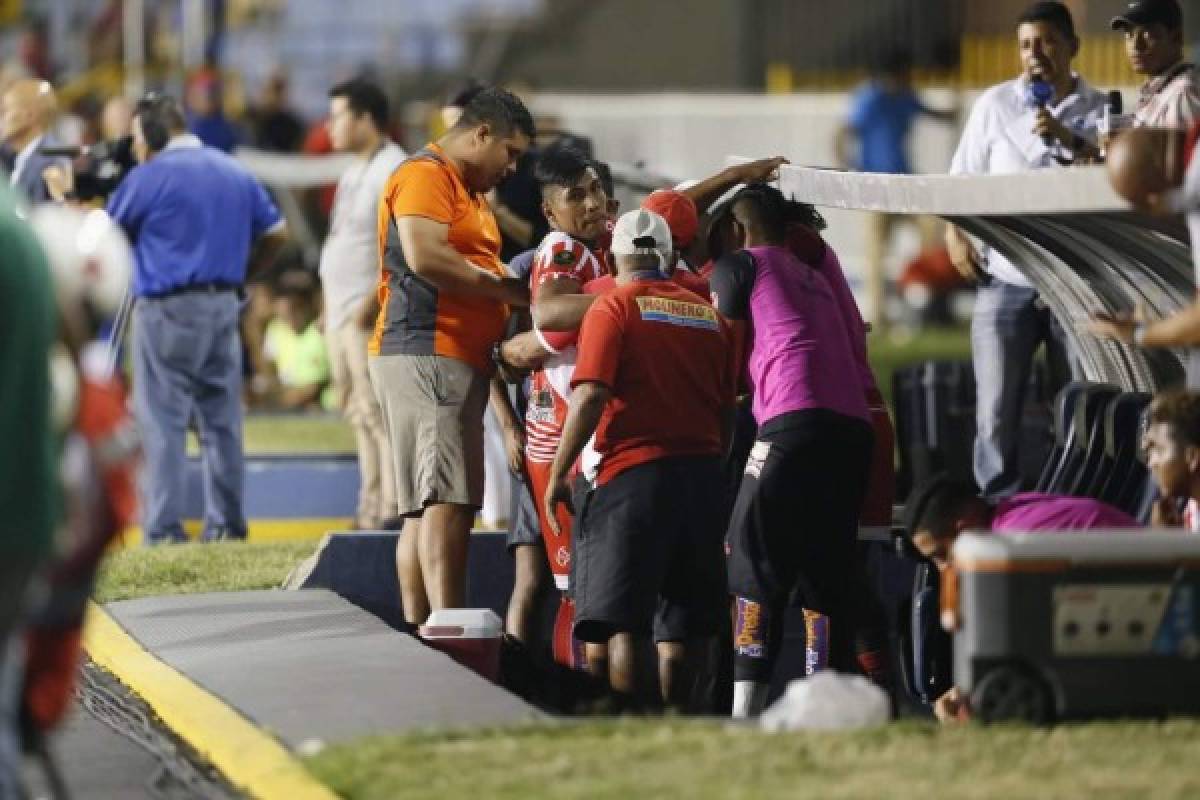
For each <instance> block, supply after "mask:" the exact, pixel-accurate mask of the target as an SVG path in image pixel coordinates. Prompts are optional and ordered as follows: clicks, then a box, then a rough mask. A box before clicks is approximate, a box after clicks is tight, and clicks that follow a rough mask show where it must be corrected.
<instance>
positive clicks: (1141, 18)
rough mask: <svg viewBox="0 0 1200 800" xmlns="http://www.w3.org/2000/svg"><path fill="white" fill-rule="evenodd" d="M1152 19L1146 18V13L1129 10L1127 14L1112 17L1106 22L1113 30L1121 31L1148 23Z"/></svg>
mask: <svg viewBox="0 0 1200 800" xmlns="http://www.w3.org/2000/svg"><path fill="white" fill-rule="evenodd" d="M1152 21H1153V20H1150V19H1147V15H1146V14H1139V13H1138V12H1136V11H1131V12H1130V13H1128V14H1122V15H1121V16H1119V17H1113V18H1112V21H1111V22H1109V23H1108V27H1109V28H1111V29H1113V30H1114V31H1123V30H1125V29H1126V28H1136V27H1137V26H1138V25H1148V24H1150V23H1151V22H1152Z"/></svg>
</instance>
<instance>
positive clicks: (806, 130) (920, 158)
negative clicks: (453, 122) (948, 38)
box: [535, 90, 1136, 311]
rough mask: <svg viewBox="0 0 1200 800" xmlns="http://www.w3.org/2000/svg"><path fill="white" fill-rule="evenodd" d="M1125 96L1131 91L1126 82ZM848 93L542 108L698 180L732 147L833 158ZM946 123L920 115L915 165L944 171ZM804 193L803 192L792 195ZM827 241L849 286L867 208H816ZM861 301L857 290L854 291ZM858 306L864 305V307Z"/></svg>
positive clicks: (965, 101) (942, 98) (903, 239)
mask: <svg viewBox="0 0 1200 800" xmlns="http://www.w3.org/2000/svg"><path fill="white" fill-rule="evenodd" d="M1125 95H1126V104H1127V105H1128V104H1129V103H1130V102H1132V100H1133V98H1134V97H1136V94H1135V93H1134V92H1133V90H1126V92H1125ZM976 96H977V93H974V92H972V93H968V94H963V95H961V96H960V95H959V93H957V92H954V91H951V90H934V91H928V92H925V93H924V95H923V98H924V100H925V102H926V103H927V104H928V105H929V106H930V107H933V108H943V109H946V108H951V107H954V106H955V105H956V104H957V105H959V106H961V108H962V113H961V115H960V118H961V119H962V120H964V121H965V119H966V116H967V113H968V112H969V110H970V104H971V103H973V102H974V99H975V97H976ZM849 102H850V98H849V94H848V93H836V92H835V93H803V94H790V95H744V94H639V95H605V94H582V95H581V94H552V93H548V94H543V95H539V96H538V97H537V99H536V101H535V108H536V109H537V111H538V112H539V113H544V114H550V115H554V116H556V117H558V118H559V119H560V120H561V122H562V124H563V125H564V127H566V128H567V129H568V130H573V131H577V132H579V133H581V134H584V135H587V136H590V137H591V138H592V140H593V141H594V142H595V144H596V149H597V155H598V156H599V157H600V158H603V159H605V160H610V161H615V162H622V163H637V162H644V164H645V166H646V168H647V169H649V170H650V171H652V172H655V173H661V174H664V175H667V176H670V177H672V178H677V179H679V180H682V179H684V178H700V177H704V176H706V175H710V174H712V173H713V172H716V171H717V170H719V169H720V168H721V167H722V166H724V164H725V159H726V157H727V156H729V155H742V156H748V157H764V156H773V155H782V156H786V157H787V158H788V159H789V160H790V161H791V162H792V163H793V164H797V165H805V166H817V167H832V166H835V158H834V145H833V141H834V136H835V134H836V132H837V129H838V127H839V126H840V125H841V123H842V120H843V119H844V118H845V115H846V113H847V110H848V107H849ZM958 135H959V131H958V130H957V129H956V128H955V127H954V126H950V125H945V124H941V123H937V122H932V121H929V120H927V119H922V120H921V121H920V122H918V123H917V125H916V126H915V129H914V130H913V133H912V137H911V140H910V146H909V152H910V154H911V158H912V164H913V168H914V170H915V171H917V172H921V173H942V172H945V171H946V170H947V169H948V168H949V166H950V159H951V157H952V156H953V154H954V149H955V147H956V145H957V142H958ZM799 199H803V198H799ZM822 213H823V214H824V215H825V217H826V219H827V220H828V222H829V230H828V231H827V239H828V240H829V241H830V243H831V244H832V245H833V247H834V248H835V249H836V250H837V251H838V254H839V256H840V257H841V259H842V262H843V264H845V266H846V273H847V277H849V278H850V281H851V283H852V284H856V286H855V288H856V289H857V288H858V286H857V284H858V283H859V282H860V281H861V277H862V274H863V258H864V253H865V249H864V237H865V234H866V227H865V225H866V215H864V214H861V213H858V212H852V211H836V210H829V209H822ZM918 246H919V239H918V236H917V234H916V232H915V230H914V229H911V228H906V229H904V231H903V232H902V233H901V234H900V235H899V236H898V237H897V238H896V239H895V240H894V247H893V252H892V257H891V259H890V261H889V267H890V274H891V275H892V276H893V277H896V276H897V275H898V272H899V270H900V269H901V267H902V265H903V263H904V262H905V261H907V259H908V258H909V257H911V256H912V255H913V254H915V251H916V249H917V248H918ZM860 302H861V297H860ZM863 310H864V311H867V310H868V309H866V308H864V309H863Z"/></svg>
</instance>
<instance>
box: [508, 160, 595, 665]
mask: <svg viewBox="0 0 1200 800" xmlns="http://www.w3.org/2000/svg"><path fill="white" fill-rule="evenodd" d="M535 174H536V177H537V179H538V182H539V183H540V184H541V185H542V202H543V205H542V210H543V212H544V213H545V215H546V219H547V220H548V221H549V223H550V225H551V227H552V228H554V230H553V231H552V232H551V233H550V234H548V235H547V236H546V238H545V239H543V240H542V243H541V245H540V246H539V247H538V250H537V253H536V255H535V256H534V263H533V268H532V271H531V273H530V291H531V294H532V296H533V298H534V301H535V305H534V309H533V317H534V324H535V329H534V332H533V334H534V335H535V336H536V338H537V341H538V342H539V343H540V344H541V347H542V349H543V350H544V351H545V354H546V357H545V361H544V362H543V364H542V366H541V367H540V368H539V369H537V370H535V371H534V372H533V374H532V376H531V381H530V392H529V405H528V409H527V411H526V416H525V436H526V445H525V470H526V474H527V476H528V478H529V485H530V490H531V492H532V493H533V496H534V497H535V498H536V497H540V496H541V493H544V492H545V488H546V483H547V481H548V479H549V469H550V464H551V462H552V461H553V460H554V454H555V452H556V451H557V449H558V440H559V438H560V436H561V434H562V425H563V422H564V421H565V419H566V416H567V407H568V403H569V400H570V391H571V390H570V382H571V373H572V372H573V371H574V367H575V347H574V342H575V337H576V335H577V331H578V328H579V324H580V323H581V322H582V320H583V315H584V313H585V312H586V311H587V309H588V307H589V306H590V305H591V301H592V299H593V297H592V296H591V295H588V294H586V293H585V292H584V288H583V287H584V285H585V284H587V283H589V282H590V281H593V280H595V279H596V278H598V277H600V276H602V275H604V274H605V268H604V266H603V260H602V259H600V258H598V257H597V255H596V253H595V252H594V248H595V246H596V242H597V240H598V239H599V238H600V237H601V236H603V234H604V232H605V230H606V226H607V222H608V205H609V199H608V195H607V192H606V191H605V189H604V186H603V183H602V181H601V178H600V176H599V174H598V172H597V170H596V168H595V166H594V165H593V164H592V162H590V161H589V160H588V158H587V157H586V156H584V155H583V154H582V153H579V152H578V151H575V150H572V149H568V148H556V149H553V150H551V151H549V152H548V153H546V154H545V155H543V156H542V158H541V160H540V161H539V162H538V164H537V167H536V170H535ZM538 505H539V508H538V514H539V523H540V527H541V531H542V540H543V542H544V544H545V546H546V555H547V558H548V561H549V563H550V569H551V572H552V574H553V575H554V582H555V585H556V586H557V588H558V589H559V590H560V591H563V592H565V591H566V590H567V588H568V582H569V575H570V564H571V538H570V537H571V534H570V531H571V519H570V517H569V515H567V514H566V512H565V511H564V512H562V514H560V517H559V520H558V522H559V525H560V527H561V530H562V533H561V534H559V535H555V534H554V533H553V532H552V529H551V527H550V525H549V522H548V520H547V519H546V517H545V512H544V510H543V509H542V508H541V507H540V506H541V504H538ZM572 616H573V615H572V613H571V605H570V601H569V600H567V599H566V596H565V595H564V599H563V604H562V607H561V609H560V613H559V617H558V620H556V623H555V632H554V654H555V658H556V659H557V660H559V661H560V662H562V663H566V664H568V665H571V666H578V665H582V659H581V657H580V653H579V652H578V649H577V647H576V646H575V645H574V642H573V639H572V637H571V623H572Z"/></svg>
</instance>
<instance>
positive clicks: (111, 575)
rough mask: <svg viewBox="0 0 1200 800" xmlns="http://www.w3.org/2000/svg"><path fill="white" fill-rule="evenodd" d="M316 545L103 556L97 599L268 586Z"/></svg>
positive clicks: (232, 545)
mask: <svg viewBox="0 0 1200 800" xmlns="http://www.w3.org/2000/svg"><path fill="white" fill-rule="evenodd" d="M317 544H318V543H317V542H316V541H306V542H265V543H256V542H219V543H214V544H181V545H170V546H164V547H139V548H135V549H132V550H124V551H121V552H116V553H112V554H111V555H109V556H108V558H106V559H105V561H104V565H103V567H102V568H101V570H100V577H99V580H98V582H97V584H96V592H95V599H96V602H99V603H111V602H114V601H116V600H131V599H133V598H136V597H153V596H156V595H166V594H198V593H200V592H235V591H240V590H243V589H271V588H274V587H276V586H279V584H280V583H282V582H283V579H284V578H286V577H287V575H288V573H289V572H291V570H292V568H293V567H294V566H296V565H297V564H299V563H300V562H301V561H303V560H304V559H305V558H307V557H308V556H309V555H311V554H312V553H313V551H315V550H316V549H317Z"/></svg>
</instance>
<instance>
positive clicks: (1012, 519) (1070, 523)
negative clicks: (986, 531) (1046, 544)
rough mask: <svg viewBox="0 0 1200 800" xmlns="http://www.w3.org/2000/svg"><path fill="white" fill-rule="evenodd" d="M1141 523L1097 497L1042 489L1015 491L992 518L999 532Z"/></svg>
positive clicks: (1074, 529)
mask: <svg viewBox="0 0 1200 800" xmlns="http://www.w3.org/2000/svg"><path fill="white" fill-rule="evenodd" d="M1140 527H1142V526H1141V524H1140V523H1139V522H1138V521H1137V520H1136V519H1134V518H1133V517H1131V516H1129V515H1128V514H1126V513H1125V512H1124V511H1121V510H1120V509H1117V508H1113V507H1112V506H1110V505H1108V504H1107V503H1102V502H1100V501H1099V500H1096V499H1094V498H1091V497H1070V496H1067V495H1061V494H1041V493H1040V492H1026V493H1024V494H1015V495H1013V496H1012V497H1007V498H1005V499H1003V500H1001V501H1000V502H999V503H998V504H997V505H996V515H995V516H994V517H993V518H992V530H993V531H996V532H1000V533H1003V532H1005V531H1009V532H1033V531H1087V530H1093V529H1095V528H1140Z"/></svg>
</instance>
